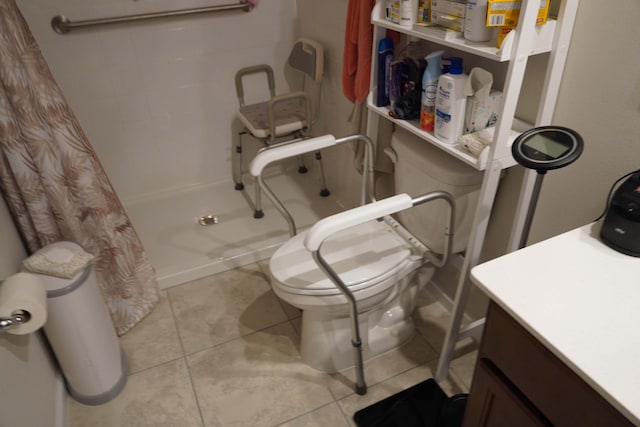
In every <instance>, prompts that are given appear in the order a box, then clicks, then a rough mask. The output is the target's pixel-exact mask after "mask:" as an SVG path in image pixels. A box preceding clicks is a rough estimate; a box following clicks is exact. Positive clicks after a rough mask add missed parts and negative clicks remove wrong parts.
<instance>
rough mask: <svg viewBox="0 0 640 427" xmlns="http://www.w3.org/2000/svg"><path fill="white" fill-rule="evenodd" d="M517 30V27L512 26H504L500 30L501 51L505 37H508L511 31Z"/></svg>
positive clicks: (499, 42) (499, 44)
mask: <svg viewBox="0 0 640 427" xmlns="http://www.w3.org/2000/svg"><path fill="white" fill-rule="evenodd" d="M515 28H516V27H514V26H512V25H503V26H502V27H500V28H498V46H497V47H498V49H500V47H501V46H502V42H503V41H504V39H505V37H507V34H509V33H510V32H511V30H514V29H515Z"/></svg>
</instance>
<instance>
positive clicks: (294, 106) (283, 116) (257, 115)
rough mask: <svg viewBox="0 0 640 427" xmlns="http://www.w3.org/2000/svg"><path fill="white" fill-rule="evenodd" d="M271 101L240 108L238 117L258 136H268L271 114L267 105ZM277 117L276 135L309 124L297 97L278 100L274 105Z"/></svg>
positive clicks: (281, 134)
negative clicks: (268, 112) (269, 114)
mask: <svg viewBox="0 0 640 427" xmlns="http://www.w3.org/2000/svg"><path fill="white" fill-rule="evenodd" d="M268 104H269V102H268V101H267V102H261V103H259V104H252V105H246V106H244V107H242V108H240V112H239V113H238V118H239V119H240V121H241V122H242V124H243V125H244V126H245V127H246V128H247V130H248V131H249V132H251V134H252V135H253V136H255V137H256V138H268V137H269V136H270V135H269V133H270V132H269V116H268V114H267V106H268ZM274 112H275V119H276V135H275V136H283V135H288V134H290V133H292V132H295V131H298V130H300V129H302V128H304V127H305V126H306V124H307V122H306V120H305V114H304V113H305V111H304V108H303V106H302V105H300V103H299V102H298V100H296V99H292V100H289V101H283V102H278V103H277V104H275V106H274Z"/></svg>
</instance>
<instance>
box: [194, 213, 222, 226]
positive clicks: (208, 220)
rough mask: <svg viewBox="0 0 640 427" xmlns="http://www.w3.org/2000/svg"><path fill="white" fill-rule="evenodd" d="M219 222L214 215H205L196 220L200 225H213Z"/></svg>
mask: <svg viewBox="0 0 640 427" xmlns="http://www.w3.org/2000/svg"><path fill="white" fill-rule="evenodd" d="M219 222H220V218H219V217H217V216H216V215H205V216H201V217H200V219H198V223H199V224H200V225H215V224H217V223H219Z"/></svg>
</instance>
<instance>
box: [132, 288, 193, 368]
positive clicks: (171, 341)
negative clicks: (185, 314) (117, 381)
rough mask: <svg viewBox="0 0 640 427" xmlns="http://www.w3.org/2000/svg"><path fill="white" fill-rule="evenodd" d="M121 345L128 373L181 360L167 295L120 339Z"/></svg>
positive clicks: (162, 295) (162, 294)
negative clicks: (126, 361) (177, 359)
mask: <svg viewBox="0 0 640 427" xmlns="http://www.w3.org/2000/svg"><path fill="white" fill-rule="evenodd" d="M120 344H121V345H122V348H123V350H124V352H125V353H126V355H127V360H128V362H129V373H134V372H138V371H140V370H142V369H146V368H150V367H152V366H156V365H159V364H162V363H165V362H168V361H170V360H174V359H176V358H178V357H182V356H183V353H182V346H181V345H180V339H179V338H178V330H177V329H176V322H175V320H174V318H173V313H172V312H171V306H170V305H169V299H168V297H167V293H166V291H162V292H160V303H159V304H158V305H157V306H156V308H155V309H154V310H153V311H152V312H151V313H150V314H149V315H148V316H147V317H145V318H144V319H143V320H142V321H141V322H140V323H138V324H137V325H136V326H135V327H134V328H133V329H131V330H130V331H129V332H127V333H126V334H125V335H123V336H121V337H120Z"/></svg>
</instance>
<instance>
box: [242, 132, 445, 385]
mask: <svg viewBox="0 0 640 427" xmlns="http://www.w3.org/2000/svg"><path fill="white" fill-rule="evenodd" d="M355 141H361V142H363V143H364V146H365V162H364V170H363V173H362V187H361V198H360V206H358V207H356V208H352V209H348V210H345V211H343V212H340V213H337V214H334V215H331V216H329V217H326V218H323V219H321V220H319V221H318V222H316V223H315V224H314V225H313V226H312V227H311V228H310V229H309V230H306V231H305V233H306V236H305V239H304V246H305V248H306V250H308V251H309V252H311V254H312V257H313V260H314V261H315V263H316V264H317V266H318V268H319V269H320V270H321V271H322V272H323V273H324V274H325V275H326V276H327V277H328V278H329V279H330V280H331V281H332V282H333V284H334V285H335V286H336V287H337V288H338V289H339V290H340V292H341V293H342V294H343V295H344V296H345V298H346V299H347V302H348V305H349V317H350V325H351V346H352V349H353V361H354V367H355V374H356V383H355V385H354V390H355V392H356V393H357V394H360V395H364V394H366V392H367V385H366V382H365V377H364V360H363V354H362V341H361V336H360V325H359V322H358V305H357V301H356V298H355V296H354V295H353V293H352V292H351V290H350V289H349V287H348V286H347V285H346V284H345V283H344V282H343V280H342V279H341V278H340V276H339V275H338V274H337V273H336V271H335V270H334V269H333V268H332V266H331V265H330V264H329V263H328V262H327V261H326V260H325V258H324V257H323V256H322V254H321V248H322V244H323V243H324V242H325V241H326V240H327V239H328V238H329V237H331V236H332V235H334V234H335V233H338V232H340V231H343V230H346V229H348V228H350V227H358V226H362V225H363V224H365V223H366V222H368V221H375V220H378V221H383V222H384V223H385V224H386V226H387V227H388V230H389V231H390V232H393V233H395V234H397V235H398V236H400V237H401V238H402V239H403V240H405V241H406V242H407V243H408V244H409V245H411V246H413V247H414V248H416V250H417V251H418V252H419V253H421V254H422V256H423V257H424V258H425V259H427V260H428V261H429V262H430V263H431V264H432V265H433V266H435V267H438V268H439V267H443V266H444V265H445V264H446V263H447V261H448V259H449V257H450V256H451V249H452V246H453V236H454V218H455V202H454V200H453V197H452V196H451V194H449V193H448V192H446V191H432V192H429V193H425V194H421V195H418V196H416V197H411V196H409V195H408V194H397V195H395V196H391V197H388V198H385V199H382V200H376V199H375V172H374V169H373V159H374V157H375V155H374V153H375V146H374V144H373V141H372V140H371V139H370V138H369V137H368V136H366V135H350V136H346V137H342V138H338V139H336V138H335V137H334V136H333V135H323V136H319V137H314V138H309V139H307V140H304V141H301V142H300V143H298V144H282V145H281V146H278V147H273V148H267V149H264V150H261V151H260V152H258V154H257V155H256V156H255V157H254V159H253V160H252V162H251V164H250V166H249V171H250V173H251V175H252V176H253V177H254V178H255V179H256V181H257V184H258V186H259V188H261V189H262V191H264V193H265V194H266V195H267V197H268V198H269V200H270V201H271V202H272V203H273V205H274V206H275V207H276V209H277V210H278V212H279V213H280V214H281V215H282V216H283V217H284V219H285V220H286V221H287V224H288V226H289V236H290V237H291V238H292V237H294V236H296V235H297V233H298V231H297V229H296V225H295V220H294V219H293V216H292V215H291V213H290V212H289V211H288V210H287V208H286V207H285V206H284V204H283V203H282V202H281V201H280V199H278V197H277V196H276V195H275V193H274V192H273V190H271V188H270V187H269V185H268V184H267V183H266V181H265V179H264V170H265V168H266V167H267V166H269V165H270V164H271V163H273V162H276V161H279V160H283V159H287V158H291V157H295V156H299V155H302V154H305V153H310V152H318V151H320V150H322V149H325V148H330V147H335V146H337V145H341V144H345V143H350V142H355ZM434 200H443V201H445V202H446V203H447V204H448V206H449V213H448V217H447V222H446V225H445V229H444V235H445V240H444V250H443V253H442V254H440V255H438V254H435V253H433V252H431V251H430V250H429V249H428V248H427V247H426V246H425V245H424V244H423V243H422V242H421V241H420V239H418V238H416V237H415V236H413V235H412V234H411V233H410V232H409V231H408V230H407V229H405V228H404V227H403V226H402V225H401V224H400V223H399V222H398V221H396V220H395V219H394V218H393V217H392V216H391V215H393V214H395V213H398V212H400V211H403V210H406V209H411V208H413V207H414V206H418V205H421V204H423V203H428V202H432V201H434Z"/></svg>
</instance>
